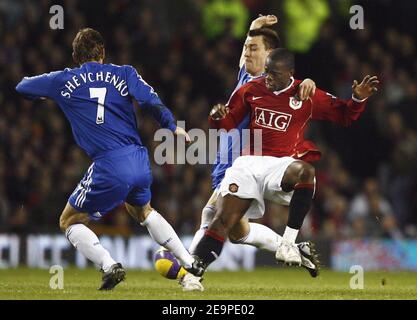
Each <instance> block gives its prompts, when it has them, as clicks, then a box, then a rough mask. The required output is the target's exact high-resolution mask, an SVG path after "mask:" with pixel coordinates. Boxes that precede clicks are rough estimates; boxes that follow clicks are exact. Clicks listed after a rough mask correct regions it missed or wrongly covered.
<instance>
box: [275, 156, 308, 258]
mask: <svg viewBox="0 0 417 320" xmlns="http://www.w3.org/2000/svg"><path fill="white" fill-rule="evenodd" d="M314 179H315V170H314V167H313V166H312V165H310V164H309V163H307V162H304V161H295V162H293V163H291V164H290V165H289V166H288V168H287V169H286V170H285V173H284V176H283V178H282V182H281V187H282V189H283V190H284V191H286V192H290V191H292V190H294V193H293V196H292V198H291V201H290V209H289V215H288V223H287V227H286V228H285V232H284V235H283V241H282V243H281V245H280V246H279V248H278V250H277V252H276V256H275V257H276V259H277V260H278V261H282V262H285V263H289V264H298V265H301V264H302V257H301V253H300V252H299V248H298V247H297V246H296V245H295V240H296V238H297V235H298V232H299V230H300V228H301V226H302V224H303V221H304V218H305V216H306V215H307V213H308V211H309V210H310V206H311V203H312V198H313V194H314V181H315V180H314Z"/></svg>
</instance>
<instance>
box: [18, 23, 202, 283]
mask: <svg viewBox="0 0 417 320" xmlns="http://www.w3.org/2000/svg"><path fill="white" fill-rule="evenodd" d="M72 46H73V54H72V55H73V59H74V61H75V63H76V64H78V65H79V67H77V68H74V69H69V68H66V69H65V70H62V71H56V72H51V73H48V74H43V75H39V76H35V77H25V78H23V80H22V81H21V82H20V83H19V84H18V85H17V87H16V90H17V91H18V92H19V93H20V94H22V95H23V96H24V97H26V98H29V99H36V98H50V99H52V100H54V101H55V102H56V103H57V104H58V105H59V107H60V108H61V110H62V111H63V113H64V114H65V116H66V118H67V119H68V121H69V122H70V125H71V128H72V132H73V135H74V138H75V141H76V143H77V144H78V145H79V146H80V147H81V148H82V149H83V150H84V151H85V152H86V153H87V154H88V156H90V157H91V158H92V160H93V163H92V164H91V166H90V167H89V168H88V170H87V172H86V173H85V175H84V177H83V178H82V180H81V181H80V183H79V184H78V186H77V187H76V188H75V190H74V192H73V193H72V194H71V196H70V197H69V199H68V202H67V204H66V206H65V208H64V210H63V212H62V214H61V216H60V220H59V225H60V228H61V230H62V231H63V232H64V233H65V235H66V237H67V238H68V240H69V241H70V242H71V244H72V245H73V246H74V247H75V248H76V249H77V250H79V251H80V252H81V253H82V254H83V255H84V256H86V257H87V258H88V259H89V260H91V261H92V262H94V263H95V264H97V265H98V266H100V267H101V270H102V272H103V276H102V284H101V287H100V288H99V289H100V290H111V289H113V288H114V287H115V286H116V285H117V284H118V283H120V282H121V281H123V280H124V278H125V270H124V269H123V267H122V265H121V264H120V263H117V262H116V261H114V260H113V258H112V257H111V256H110V254H109V252H108V251H107V250H106V249H105V248H104V247H103V246H102V245H101V244H100V241H99V239H98V238H97V236H96V235H95V234H94V233H93V231H92V230H91V229H89V228H88V227H87V225H88V222H89V221H90V220H95V219H99V218H100V217H102V216H103V215H104V214H106V213H107V212H109V211H110V210H112V209H113V208H115V207H116V206H118V205H120V204H122V203H123V202H124V203H125V205H126V208H127V211H128V212H129V214H130V215H132V217H133V218H134V219H135V220H136V221H137V222H138V223H140V224H141V225H143V226H145V227H146V228H147V229H148V231H149V233H150V235H151V236H152V238H153V239H154V240H155V241H156V242H158V243H159V244H160V245H162V246H164V247H165V248H167V249H168V250H170V251H171V252H172V253H173V254H174V255H175V256H176V257H177V258H178V259H179V261H180V262H181V263H182V264H183V266H184V267H185V268H186V269H187V270H189V271H190V273H191V274H198V273H199V270H198V269H197V267H196V263H195V260H194V258H193V257H192V256H191V255H190V254H189V253H188V251H187V250H186V249H185V247H184V246H183V244H182V242H181V241H180V239H179V238H178V236H177V234H176V233H175V231H174V229H173V228H172V227H171V225H170V224H169V223H168V222H167V221H166V220H165V219H164V218H163V217H162V216H161V215H160V214H159V213H158V212H157V211H156V210H155V209H153V208H152V207H151V205H150V200H151V191H150V186H151V183H152V173H151V168H150V163H149V159H148V151H147V149H146V148H145V147H144V146H143V145H142V142H141V139H140V137H139V134H138V130H137V123H136V116H135V110H134V105H133V99H135V100H136V101H137V102H138V103H139V107H140V108H141V109H143V110H144V111H147V112H149V113H151V114H152V116H153V117H154V118H155V119H156V120H157V121H158V122H159V124H160V125H161V127H163V128H168V129H169V130H171V131H172V132H174V133H175V134H176V135H178V136H181V137H184V138H185V139H186V140H187V141H189V136H188V134H187V133H186V132H185V130H184V129H182V128H179V127H177V126H176V124H175V120H174V117H173V115H172V113H171V111H170V110H169V109H168V108H167V107H166V106H165V105H164V104H163V103H162V102H161V100H160V98H159V97H158V95H157V94H156V93H155V91H154V90H153V88H152V87H151V86H150V85H149V84H147V83H146V82H145V80H143V79H142V77H141V76H140V75H139V74H138V73H137V71H136V70H135V68H133V67H132V66H129V65H124V66H117V65H113V64H105V63H104V58H105V48H104V40H103V38H102V36H101V34H100V33H99V32H97V31H96V30H93V29H90V28H85V29H82V30H80V31H79V32H78V33H77V35H76V37H75V39H74V41H73V44H72ZM191 274H189V275H190V277H191ZM191 282H192V281H191ZM188 283H189V285H190V281H189V282H188ZM191 287H192V289H193V290H203V287H202V286H201V284H200V282H199V281H196V282H195V283H194V284H192V283H191Z"/></svg>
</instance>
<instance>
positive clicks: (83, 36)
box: [72, 28, 104, 64]
mask: <svg viewBox="0 0 417 320" xmlns="http://www.w3.org/2000/svg"><path fill="white" fill-rule="evenodd" d="M72 50H73V58H74V61H75V62H76V63H78V64H83V63H84V62H87V61H99V60H100V59H104V39H103V37H102V36H101V34H100V32H98V31H96V30H94V29H91V28H84V29H81V30H80V31H78V33H77V35H76V36H75V38H74V41H73V42H72Z"/></svg>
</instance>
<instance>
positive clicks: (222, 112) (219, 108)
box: [210, 103, 229, 120]
mask: <svg viewBox="0 0 417 320" xmlns="http://www.w3.org/2000/svg"><path fill="white" fill-rule="evenodd" d="M228 113H229V108H228V107H226V106H225V105H224V104H221V103H218V104H216V105H215V106H214V107H213V109H211V111H210V117H211V118H212V119H213V120H221V119H223V118H224V117H226V116H227V114H228Z"/></svg>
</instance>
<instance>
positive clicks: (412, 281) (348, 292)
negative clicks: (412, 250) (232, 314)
mask: <svg viewBox="0 0 417 320" xmlns="http://www.w3.org/2000/svg"><path fill="white" fill-rule="evenodd" d="M51 276H52V275H51V274H49V270H40V269H27V268H17V269H2V270H0V299H141V300H159V299H163V300H170V299H175V300H184V299H193V300H195V299H204V300H210V299H227V300H239V299H245V300H252V299H265V300H272V299H273V300H281V299H309V300H310V299H414V300H416V299H417V273H412V272H365V273H364V289H363V290H360V289H357V290H352V289H350V287H349V282H350V278H351V277H352V276H353V275H352V274H350V273H348V272H334V271H330V270H323V271H322V273H321V275H320V276H319V277H318V278H316V279H313V278H310V276H309V275H308V273H307V272H306V271H304V270H302V269H296V268H276V269H273V268H258V269H256V270H255V271H253V272H245V271H239V272H208V273H207V274H206V276H205V280H204V282H203V283H204V286H205V291H204V292H183V291H182V290H181V287H180V286H179V285H178V283H177V281H174V280H167V279H164V278H162V277H161V276H160V275H159V274H157V273H156V271H138V270H127V279H126V281H125V282H123V283H121V284H120V285H119V286H117V287H116V289H115V290H114V291H110V292H102V291H98V290H97V287H98V286H99V285H100V280H101V274H100V273H99V272H98V271H97V270H95V269H92V268H90V269H85V270H80V269H75V268H66V269H64V289H62V290H59V289H56V290H53V289H51V288H50V287H49V281H50V277H51Z"/></svg>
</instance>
